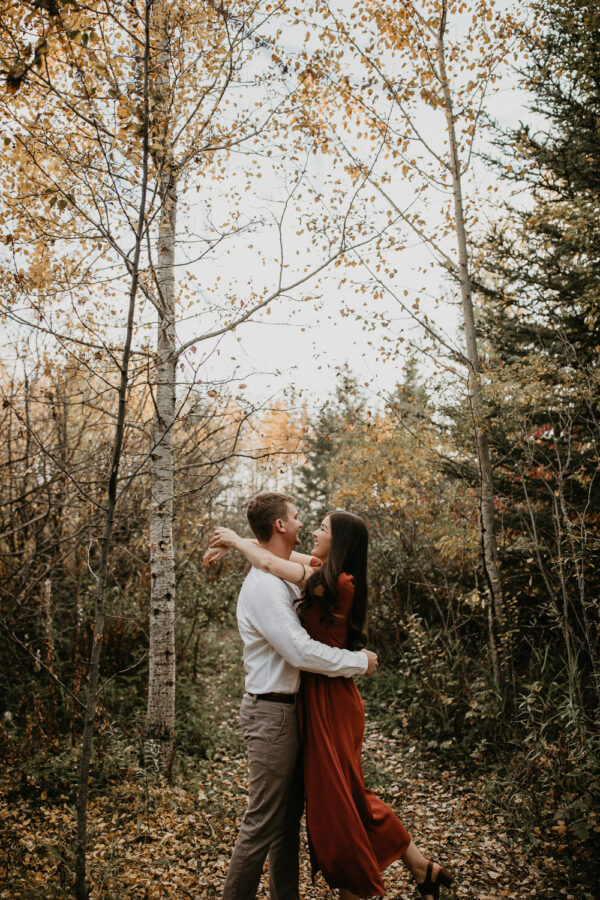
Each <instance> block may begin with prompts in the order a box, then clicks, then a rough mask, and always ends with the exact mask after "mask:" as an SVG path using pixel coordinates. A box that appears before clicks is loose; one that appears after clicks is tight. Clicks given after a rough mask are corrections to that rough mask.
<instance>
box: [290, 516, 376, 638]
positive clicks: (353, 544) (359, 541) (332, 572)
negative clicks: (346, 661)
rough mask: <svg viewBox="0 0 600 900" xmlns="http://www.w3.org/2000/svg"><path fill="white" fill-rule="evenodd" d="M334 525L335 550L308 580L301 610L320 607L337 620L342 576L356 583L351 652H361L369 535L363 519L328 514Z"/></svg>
mask: <svg viewBox="0 0 600 900" xmlns="http://www.w3.org/2000/svg"><path fill="white" fill-rule="evenodd" d="M327 515H328V516H329V521H330V523H331V546H330V548H329V555H328V557H327V562H326V563H325V565H324V566H323V567H322V568H321V569H319V571H318V572H315V573H314V575H311V577H310V578H309V579H308V582H307V584H306V592H305V595H304V600H303V602H302V604H301V610H307V609H310V607H311V606H315V605H316V606H318V608H319V609H320V610H321V612H322V613H323V618H324V619H325V620H329V621H332V620H333V619H334V618H335V606H336V603H337V582H338V578H339V576H340V575H341V573H342V572H345V573H346V575H352V577H353V579H354V599H353V602H352V608H351V610H350V615H349V617H348V639H347V641H346V647H347V648H348V649H349V650H360V648H361V647H364V646H365V644H366V642H367V635H366V633H365V627H366V621H367V551H368V547H369V532H368V531H367V526H366V524H365V523H364V521H363V520H362V519H361V518H360V516H355V515H354V513H349V512H344V511H343V510H341V509H335V510H333V512H330V513H328V514H327Z"/></svg>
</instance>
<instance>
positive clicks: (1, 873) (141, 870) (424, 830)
mask: <svg viewBox="0 0 600 900" xmlns="http://www.w3.org/2000/svg"><path fill="white" fill-rule="evenodd" d="M239 656H240V654H239V645H238V644H237V642H236V641H235V640H232V636H231V633H230V632H229V633H224V634H223V633H222V634H220V635H213V636H212V638H208V639H207V647H206V655H205V661H204V672H203V676H202V679H201V681H200V682H199V685H198V689H199V690H200V691H202V692H203V693H204V707H205V709H206V716H207V721H206V726H207V728H208V732H209V736H210V739H211V741H212V751H211V753H210V755H209V757H208V758H205V759H199V760H191V759H190V758H188V759H187V761H186V762H185V763H184V764H182V765H180V767H179V768H178V770H177V772H176V773H175V776H174V779H173V783H172V784H166V783H164V782H163V781H161V780H160V779H158V778H151V777H148V776H147V775H146V774H145V773H144V772H143V771H142V770H141V769H136V768H131V767H130V768H129V769H126V770H125V771H123V773H122V777H121V778H120V779H119V781H118V783H117V782H114V783H112V784H110V785H108V786H104V787H103V788H102V790H100V789H98V790H97V791H95V792H94V796H93V798H92V799H91V801H90V807H89V839H90V850H89V856H88V871H89V882H90V886H91V898H93V900H96V898H104V900H118V898H129V897H130V898H136V900H137V898H140V900H142V898H165V900H167V898H175V897H177V898H195V900H205V898H206V900H210V898H215V897H218V896H219V895H220V893H221V889H222V886H223V882H224V878H225V874H226V871H227V864H228V860H229V854H230V851H231V848H232V846H233V843H234V840H235V837H236V834H237V828H238V823H239V819H240V817H241V815H242V812H243V810H244V807H245V796H246V788H247V770H246V758H245V751H244V746H243V741H242V740H241V738H240V735H239V732H238V728H237V710H238V706H239V699H240V696H241V684H242V681H241V674H242V673H241V667H240V660H239ZM363 758H364V766H365V777H366V780H367V783H368V784H369V786H370V787H372V788H373V789H374V790H376V791H377V793H378V794H379V795H380V796H381V797H382V799H384V800H385V801H386V802H388V803H389V804H390V805H391V806H392V807H393V809H394V810H395V811H396V812H397V814H398V815H399V816H400V818H401V819H402V821H403V822H404V824H405V825H406V827H407V828H408V830H409V831H410V832H411V834H412V836H413V839H414V840H415V841H416V843H417V844H418V845H419V846H420V847H421V848H422V849H423V851H424V852H425V853H426V854H427V855H432V856H433V857H435V858H436V859H439V860H440V861H443V862H444V864H445V865H447V866H449V867H451V868H452V869H453V870H454V872H455V874H456V887H455V889H454V890H442V896H443V898H444V900H446V898H447V900H452V898H465V900H476V898H477V900H494V898H506V897H508V898H517V897H518V898H524V897H527V898H529V897H537V898H547V900H559V898H566V900H597V898H599V897H600V894H599V893H596V891H594V890H593V889H591V888H590V887H589V886H585V885H583V884H581V883H577V881H576V880H573V876H572V875H571V874H570V871H569V865H568V856H567V855H565V853H564V848H560V840H561V837H560V834H559V833H556V832H552V833H551V834H546V835H542V834H540V835H538V846H537V848H536V850H535V854H532V852H531V851H529V852H528V851H526V850H525V849H524V848H523V847H521V846H520V845H519V841H518V836H515V834H514V833H513V832H511V822H509V821H507V820H506V817H505V816H503V815H501V814H498V815H495V816H494V815H490V813H489V811H488V810H487V806H486V804H485V803H484V801H483V800H482V797H481V789H480V787H481V785H480V782H478V780H477V777H476V776H475V777H474V778H473V780H472V781H471V780H469V779H468V778H467V777H465V775H464V773H463V772H460V771H458V770H457V769H455V768H453V767H452V766H451V765H449V766H447V767H446V768H445V769H444V768H441V767H439V766H433V765H432V764H431V762H427V761H426V760H423V759H422V757H421V755H420V753H419V746H418V744H416V743H415V742H414V741H413V742H411V740H410V739H409V738H407V737H405V736H402V735H399V736H397V737H390V736H389V735H388V734H387V733H386V732H385V730H384V729H383V728H382V726H381V724H380V723H378V722H377V721H376V720H374V719H371V720H369V721H368V724H367V733H366V738H365V747H364V757H363ZM19 777H20V776H19V770H18V768H17V767H14V768H13V769H8V770H5V771H4V773H2V774H1V775H0V898H2V900H16V898H31V900H46V898H48V900H50V898H56V897H67V896H70V895H71V888H70V885H71V884H72V878H73V871H72V870H73V856H72V845H73V839H74V833H75V813H74V804H73V797H72V796H65V795H58V796H56V797H53V798H52V800H51V801H50V799H49V798H48V796H47V792H46V791H42V792H41V794H40V795H39V796H33V797H29V798H28V799H27V800H24V799H23V797H22V796H17V794H18V792H17V791H16V790H15V784H16V782H17V780H18V778H19ZM44 794H46V796H44ZM559 848H560V849H562V852H559ZM301 866H302V869H301V884H300V896H301V897H302V898H306V900H326V898H333V897H334V896H337V895H336V894H334V893H333V892H331V891H330V890H329V889H328V888H327V885H326V884H325V882H324V881H323V880H322V878H321V876H317V879H316V881H315V883H314V884H313V883H312V882H311V877H310V868H309V862H308V854H307V850H306V841H305V839H303V845H302V856H301ZM385 883H386V886H387V888H388V894H387V896H388V897H390V898H395V900H401V898H412V897H415V896H417V894H416V891H415V889H414V886H413V884H412V882H411V879H410V877H409V876H407V873H406V872H405V871H404V869H403V866H402V864H401V863H400V862H398V863H394V864H393V865H392V866H390V867H389V869H387V871H386V873H385ZM266 896H268V889H267V880H266V873H265V877H264V878H263V882H262V887H261V890H260V892H259V897H266Z"/></svg>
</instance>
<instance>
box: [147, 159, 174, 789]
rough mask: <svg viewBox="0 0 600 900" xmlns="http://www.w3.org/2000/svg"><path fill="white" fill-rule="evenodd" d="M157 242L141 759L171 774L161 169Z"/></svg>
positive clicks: (168, 251)
mask: <svg viewBox="0 0 600 900" xmlns="http://www.w3.org/2000/svg"><path fill="white" fill-rule="evenodd" d="M161 199H162V210H161V220H160V228H159V238H158V270H157V279H156V281H157V288H158V303H157V308H158V337H157V347H156V376H155V378H156V380H155V385H154V389H155V417H154V428H153V439H152V445H153V446H152V453H151V466H150V471H151V504H150V559H151V590H150V616H149V654H148V659H149V668H148V708H147V714H146V731H145V742H144V760H145V763H146V765H152V766H154V767H156V768H157V769H158V770H159V771H161V772H164V773H166V774H167V775H168V774H169V773H170V770H171V766H172V763H173V754H174V745H173V741H174V732H175V554H174V547H173V468H174V457H173V426H174V423H175V415H176V406H175V404H176V384H175V378H176V369H177V354H176V344H175V267H174V263H175V243H176V221H177V181H176V177H175V175H174V174H173V172H172V167H169V166H166V167H165V170H163V175H162V182H161Z"/></svg>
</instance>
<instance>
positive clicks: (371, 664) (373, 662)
mask: <svg viewBox="0 0 600 900" xmlns="http://www.w3.org/2000/svg"><path fill="white" fill-rule="evenodd" d="M360 652H361V653H364V654H365V656H366V657H367V661H368V662H367V671H366V672H365V675H373V674H374V673H375V672H376V671H377V666H378V662H377V654H376V653H373V651H372V650H361V651H360Z"/></svg>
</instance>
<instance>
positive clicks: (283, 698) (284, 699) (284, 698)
mask: <svg viewBox="0 0 600 900" xmlns="http://www.w3.org/2000/svg"><path fill="white" fill-rule="evenodd" d="M248 696H249V697H253V698H254V699H255V700H269V701H270V702H271V703H293V702H294V700H295V699H296V695H295V694H249V695H248Z"/></svg>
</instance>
